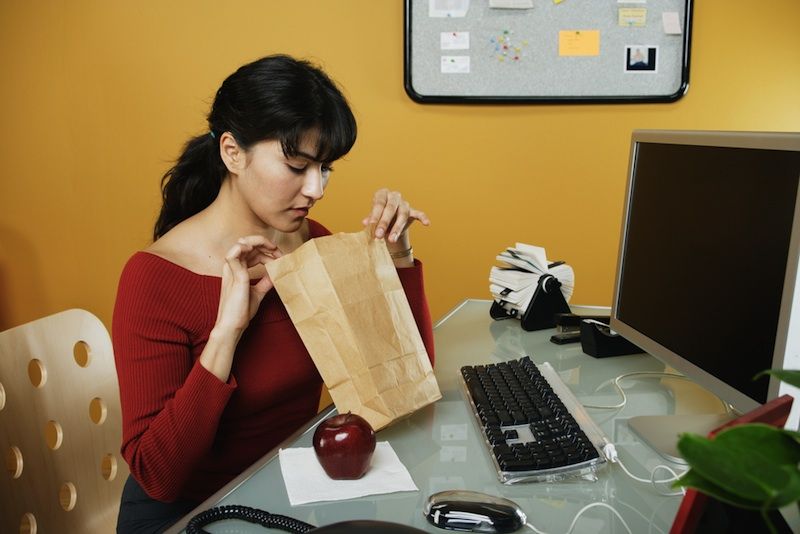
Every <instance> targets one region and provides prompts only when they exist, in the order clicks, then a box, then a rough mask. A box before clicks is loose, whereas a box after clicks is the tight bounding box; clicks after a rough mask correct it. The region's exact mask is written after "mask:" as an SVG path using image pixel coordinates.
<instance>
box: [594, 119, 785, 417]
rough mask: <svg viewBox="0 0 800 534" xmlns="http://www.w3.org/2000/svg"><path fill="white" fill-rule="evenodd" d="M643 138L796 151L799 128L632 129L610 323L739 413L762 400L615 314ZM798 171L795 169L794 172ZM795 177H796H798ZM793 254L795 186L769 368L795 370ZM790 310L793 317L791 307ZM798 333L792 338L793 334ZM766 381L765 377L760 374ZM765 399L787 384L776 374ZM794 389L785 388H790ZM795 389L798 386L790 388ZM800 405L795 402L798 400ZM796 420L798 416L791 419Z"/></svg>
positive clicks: (653, 140) (645, 140)
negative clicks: (783, 129)
mask: <svg viewBox="0 0 800 534" xmlns="http://www.w3.org/2000/svg"><path fill="white" fill-rule="evenodd" d="M643 143H659V144H674V145H693V146H709V147H724V148H754V149H764V150H786V151H795V152H800V133H798V132H746V131H738V132H724V131H690V130H634V131H633V133H632V134H631V144H630V152H629V161H628V174H627V180H626V186H625V197H624V199H625V201H624V205H623V214H622V225H621V226H622V227H621V230H620V240H619V248H618V253H617V266H616V274H615V277H614V293H613V299H612V305H611V321H610V326H611V328H612V329H613V330H614V331H616V332H618V333H619V334H621V335H622V336H623V337H625V338H626V339H628V340H630V341H631V342H633V343H634V344H636V345H638V346H639V347H641V348H642V349H643V350H644V351H646V352H647V353H649V354H651V355H652V356H654V357H656V358H658V359H659V360H661V361H662V362H663V363H665V364H666V365H668V366H670V367H672V368H673V369H675V370H677V371H678V372H680V373H682V374H684V375H686V376H688V377H690V378H692V379H693V380H694V381H696V382H697V383H698V384H700V385H701V386H702V387H704V388H706V389H708V390H709V391H711V392H712V393H714V394H715V395H717V396H719V397H720V398H721V399H722V400H723V401H725V402H726V403H728V404H729V405H731V406H732V407H733V408H734V409H735V410H736V411H738V412H740V413H744V412H747V411H750V410H753V409H755V408H757V407H758V406H760V405H761V403H759V402H757V401H756V400H755V399H752V398H750V397H749V396H747V395H745V394H744V393H742V392H740V391H738V390H737V389H736V388H734V387H732V386H731V385H729V384H728V383H726V382H724V381H722V380H720V379H718V378H716V377H715V376H714V375H713V374H711V373H709V372H708V371H706V370H704V369H702V368H700V367H698V366H696V365H694V364H693V363H691V362H689V361H688V360H686V359H684V358H682V357H681V356H680V355H679V354H676V353H674V352H672V351H671V350H669V349H668V348H666V347H664V346H663V345H661V344H660V343H658V342H656V341H654V340H652V339H650V338H649V337H648V336H647V335H646V334H644V333H642V332H639V331H638V330H636V329H635V328H633V327H631V326H630V325H628V324H626V323H624V322H623V321H622V320H620V319H619V317H618V316H617V310H618V309H619V306H618V299H619V296H620V281H621V276H622V266H623V255H624V253H625V244H626V237H627V229H628V219H629V216H630V202H631V192H632V186H633V183H634V178H635V177H634V172H635V166H636V162H637V156H638V148H639V145H640V144H643ZM799 174H800V173H799ZM799 179H800V178H799ZM798 257H800V187H798V194H797V199H796V201H795V210H794V219H793V223H792V230H791V237H790V242H789V254H788V259H787V266H786V270H785V278H784V287H783V294H782V296H781V305H780V312H779V318H778V331H777V333H776V340H775V349H774V352H773V358H772V367H771V368H772V369H800V283H798V280H797V275H798ZM793 308H794V310H795V314H794V317H792V309H793ZM792 334H794V338H798V339H796V340H794V339H793V338H792ZM762 380H766V378H762ZM769 381H770V383H769V387H768V390H767V401H769V400H771V399H774V398H777V397H778V396H779V394H780V393H781V392H786V391H787V388H786V387H785V385H784V386H782V385H781V383H780V381H779V380H778V379H776V378H772V377H770V378H769ZM793 389H794V388H789V390H793ZM790 392H791V393H796V392H797V390H794V391H790ZM798 404H800V403H798ZM792 419H793V420H796V419H797V416H795V417H793V418H792Z"/></svg>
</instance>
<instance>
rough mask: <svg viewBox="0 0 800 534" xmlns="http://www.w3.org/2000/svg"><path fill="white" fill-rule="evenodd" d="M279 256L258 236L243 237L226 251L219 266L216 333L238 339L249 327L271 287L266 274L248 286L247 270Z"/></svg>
mask: <svg viewBox="0 0 800 534" xmlns="http://www.w3.org/2000/svg"><path fill="white" fill-rule="evenodd" d="M282 255H283V254H282V253H281V251H280V250H279V249H278V247H277V246H276V245H275V244H274V243H273V242H272V241H270V240H269V239H267V238H266V237H263V236H258V235H251V236H246V237H242V238H240V239H239V240H238V241H237V242H236V244H235V245H234V246H233V247H231V248H230V250H228V253H227V254H226V255H225V264H224V265H223V266H222V288H221V289H220V297H219V310H218V311H217V322H216V324H215V326H214V328H215V329H218V328H219V329H221V330H223V331H227V332H229V333H235V334H236V335H237V337H238V336H240V335H241V333H242V332H243V331H244V329H245V328H247V325H248V324H250V319H252V318H253V316H254V315H255V313H256V310H258V306H259V305H260V304H261V301H262V300H263V299H264V295H266V294H267V292H268V291H269V290H270V289H272V287H273V284H272V280H271V279H270V277H269V274H267V273H264V276H262V277H261V279H260V280H259V281H258V282H256V283H255V284H251V283H250V273H249V271H248V270H249V269H250V268H251V267H254V266H256V265H258V264H266V263H268V262H270V261H272V260H274V259H277V258H279V257H281V256H282Z"/></svg>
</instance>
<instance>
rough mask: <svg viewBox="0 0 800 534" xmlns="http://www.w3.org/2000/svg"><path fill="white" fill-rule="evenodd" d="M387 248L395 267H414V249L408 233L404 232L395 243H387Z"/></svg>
mask: <svg viewBox="0 0 800 534" xmlns="http://www.w3.org/2000/svg"><path fill="white" fill-rule="evenodd" d="M386 248H388V249H389V256H391V257H392V261H393V262H394V266H395V267H411V266H412V265H414V249H413V247H412V246H411V239H410V238H409V237H408V232H403V233H402V234H401V235H400V238H399V239H398V240H397V241H395V242H394V243H392V242H391V241H387V242H386Z"/></svg>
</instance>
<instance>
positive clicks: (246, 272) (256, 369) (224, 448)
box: [112, 56, 433, 532]
mask: <svg viewBox="0 0 800 534" xmlns="http://www.w3.org/2000/svg"><path fill="white" fill-rule="evenodd" d="M208 124H209V133H206V134H204V135H200V136H198V137H195V138H194V139H191V140H190V141H189V142H188V143H187V145H186V147H185V149H184V152H183V154H182V155H181V156H180V158H179V159H178V161H177V163H176V164H175V166H174V167H173V168H172V169H170V170H169V171H168V172H167V173H166V174H165V175H164V179H163V181H162V189H163V205H162V208H161V213H160V215H159V218H158V220H157V222H156V225H155V231H154V242H153V244H152V245H151V246H149V247H148V248H147V249H146V250H144V251H141V252H137V253H136V254H134V255H133V256H132V257H131V259H130V260H129V261H128V263H127V265H126V266H125V269H124V270H123V273H122V276H121V279H120V283H119V289H118V294H117V302H116V306H115V309H114V319H113V327H112V334H113V336H112V337H113V340H114V353H115V359H116V365H117V374H118V377H119V385H120V399H121V403H122V416H123V443H122V454H123V456H124V458H125V460H126V461H127V462H128V464H129V465H130V471H131V477H129V479H128V481H127V482H126V485H125V489H124V491H123V496H122V503H121V507H120V515H119V519H118V525H117V530H118V532H159V531H162V530H163V529H165V528H167V527H168V526H169V525H171V524H172V523H174V522H175V521H177V520H178V519H179V518H180V517H182V516H183V515H185V514H186V513H188V512H189V511H190V510H191V509H192V508H194V507H195V506H196V505H197V504H199V503H200V502H201V501H202V500H204V499H205V498H207V497H208V496H209V495H211V494H212V493H214V492H215V491H217V490H218V489H219V488H220V487H222V486H223V485H224V484H225V483H227V482H228V481H230V480H231V479H232V478H234V477H235V476H236V475H238V474H239V473H240V472H242V471H243V470H244V469H245V468H246V467H248V466H249V465H250V464H252V463H253V462H254V461H256V460H257V459H258V458H259V457H261V456H262V455H264V454H265V453H266V452H268V451H269V450H271V449H272V448H273V447H275V446H276V445H277V444H279V443H280V442H281V441H283V440H284V439H285V438H286V437H288V436H289V435H290V434H292V433H293V432H294V431H295V430H296V429H297V428H298V427H300V426H301V425H303V424H304V423H306V422H307V421H308V420H309V419H310V418H311V417H312V416H313V415H314V414H315V413H316V411H317V406H318V403H319V398H320V391H321V379H320V376H319V374H318V373H317V371H316V369H315V367H314V364H313V362H312V361H311V359H310V356H309V355H308V352H307V351H306V349H305V347H304V346H303V343H302V341H301V340H300V338H299V336H298V334H297V331H296V330H295V328H294V326H293V325H292V323H291V321H290V319H289V317H288V315H287V312H286V310H285V308H284V307H283V304H282V303H281V301H280V299H279V298H278V295H277V294H276V292H275V291H271V289H272V282H271V281H270V279H269V276H268V275H267V273H266V269H265V267H264V264H265V263H267V262H269V261H272V260H273V259H275V258H278V257H280V256H281V255H283V254H287V253H289V252H291V251H293V250H294V249H296V248H297V247H298V246H300V245H301V244H302V243H304V242H305V241H308V240H309V239H311V238H314V237H318V236H322V235H327V234H329V233H330V232H328V230H326V229H325V228H324V227H323V226H322V225H320V224H319V223H317V222H315V221H313V220H310V219H308V218H307V215H308V214H309V210H310V209H311V208H312V207H313V206H314V204H315V203H316V202H317V201H318V200H320V199H321V198H322V196H323V193H324V190H325V187H326V185H327V183H328V179H329V177H330V174H331V172H332V169H331V163H332V162H333V161H335V160H337V159H339V158H340V157H342V156H343V155H345V154H346V153H347V152H348V151H349V150H350V148H351V147H352V146H353V143H354V142H355V138H356V124H355V119H354V117H353V114H352V112H351V111H350V108H349V107H348V104H347V102H346V100H345V98H344V97H343V96H342V94H341V92H340V91H339V90H338V89H337V87H336V85H335V84H334V83H333V82H332V81H331V80H330V79H329V78H328V77H327V76H326V75H325V74H324V73H323V72H322V71H320V70H319V69H318V68H316V67H314V66H312V65H311V64H309V63H307V62H304V61H298V60H295V59H292V58H290V57H287V56H270V57H265V58H262V59H260V60H258V61H255V62H253V63H250V64H248V65H244V66H243V67H241V68H239V69H238V70H237V71H236V72H235V73H234V74H232V75H231V76H229V77H228V78H227V79H226V80H225V81H224V82H223V84H222V86H221V87H220V89H219V90H218V91H217V94H216V97H215V99H214V103H213V105H212V108H211V112H210V114H209V116H208ZM365 208H366V206H365ZM365 211H367V210H366V209H365ZM414 221H420V222H421V223H422V224H424V225H428V224H429V220H428V218H427V216H426V215H425V214H424V213H422V212H421V211H418V210H416V209H413V208H411V207H410V206H409V204H408V202H406V201H405V200H404V199H403V198H402V196H401V195H400V194H399V193H396V192H391V191H388V190H386V189H382V190H380V191H378V192H377V193H375V196H374V197H373V200H372V206H371V208H369V210H368V215H367V216H366V217H365V218H364V220H363V221H362V223H363V224H365V225H370V224H374V225H375V237H376V238H385V239H386V242H387V246H388V248H389V251H390V253H391V256H392V258H393V260H394V262H395V265H396V266H397V267H398V273H399V275H400V279H401V281H402V283H403V286H404V289H405V291H406V294H407V295H408V299H409V302H410V304H411V308H412V311H413V312H414V316H415V319H416V320H417V324H418V326H419V328H420V332H421V334H422V337H423V340H424V342H425V345H426V348H427V350H428V353H429V354H431V355H432V354H433V343H432V332H431V324H430V316H429V313H428V308H427V303H426V301H425V297H424V292H423V284H422V267H421V264H420V263H419V262H418V261H415V260H414V259H413V256H412V251H411V243H410V240H409V235H408V227H409V226H410V225H411V224H412V223H413V222H414Z"/></svg>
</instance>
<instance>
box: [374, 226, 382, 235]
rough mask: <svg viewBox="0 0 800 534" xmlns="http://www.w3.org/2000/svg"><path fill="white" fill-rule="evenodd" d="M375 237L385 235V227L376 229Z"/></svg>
mask: <svg viewBox="0 0 800 534" xmlns="http://www.w3.org/2000/svg"><path fill="white" fill-rule="evenodd" d="M375 237H383V228H378V229H377V230H375Z"/></svg>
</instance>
